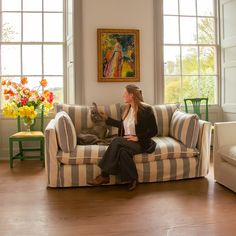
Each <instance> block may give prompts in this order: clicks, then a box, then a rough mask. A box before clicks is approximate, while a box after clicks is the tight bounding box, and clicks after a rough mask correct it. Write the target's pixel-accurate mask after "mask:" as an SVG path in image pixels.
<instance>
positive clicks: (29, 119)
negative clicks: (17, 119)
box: [23, 117, 34, 132]
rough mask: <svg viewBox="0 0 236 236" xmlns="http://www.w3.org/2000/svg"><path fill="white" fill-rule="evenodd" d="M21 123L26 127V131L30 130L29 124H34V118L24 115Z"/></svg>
mask: <svg viewBox="0 0 236 236" xmlns="http://www.w3.org/2000/svg"><path fill="white" fill-rule="evenodd" d="M23 123H24V125H25V127H26V131H27V132H30V126H31V125H33V124H34V119H31V118H30V117H24V118H23Z"/></svg>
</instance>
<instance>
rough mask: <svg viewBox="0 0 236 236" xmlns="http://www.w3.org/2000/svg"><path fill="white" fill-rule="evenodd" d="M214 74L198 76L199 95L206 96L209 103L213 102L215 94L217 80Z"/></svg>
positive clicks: (214, 101)
mask: <svg viewBox="0 0 236 236" xmlns="http://www.w3.org/2000/svg"><path fill="white" fill-rule="evenodd" d="M216 81H217V80H216V77H215V76H201V77H200V88H201V90H200V93H201V97H208V99H209V100H208V103H209V104H215V103H216V102H217V101H216V94H217V87H216V85H217V82H216Z"/></svg>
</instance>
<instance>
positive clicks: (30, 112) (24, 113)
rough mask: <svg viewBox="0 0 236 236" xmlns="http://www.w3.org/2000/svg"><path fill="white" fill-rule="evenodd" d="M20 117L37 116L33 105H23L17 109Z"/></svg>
mask: <svg viewBox="0 0 236 236" xmlns="http://www.w3.org/2000/svg"><path fill="white" fill-rule="evenodd" d="M18 111H19V115H20V117H29V118H30V119H34V118H35V117H36V116H37V114H38V113H37V111H35V109H34V106H30V107H28V106H23V107H19V109H18Z"/></svg>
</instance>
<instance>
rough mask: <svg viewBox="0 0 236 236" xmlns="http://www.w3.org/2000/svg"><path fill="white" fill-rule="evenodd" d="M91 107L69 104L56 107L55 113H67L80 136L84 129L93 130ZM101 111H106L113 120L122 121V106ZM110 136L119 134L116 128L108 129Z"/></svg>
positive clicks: (117, 105) (100, 107)
mask: <svg viewBox="0 0 236 236" xmlns="http://www.w3.org/2000/svg"><path fill="white" fill-rule="evenodd" d="M90 108H91V106H81V105H68V104H57V105H56V106H55V111H56V112H59V111H65V112H66V113H68V115H69V116H70V118H71V120H72V122H73V124H74V126H75V130H76V134H77V135H78V134H79V133H80V131H81V130H82V129H87V128H91V127H92V126H93V123H92V120H91V114H90ZM98 110H99V111H105V112H106V113H107V114H108V116H110V117H111V118H113V119H116V120H120V119H121V115H120V104H119V103H117V104H112V105H104V106H99V105H98ZM108 129H109V136H112V135H115V134H117V133H118V129H117V128H115V127H108Z"/></svg>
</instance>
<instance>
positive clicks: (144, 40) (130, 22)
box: [81, 0, 154, 105]
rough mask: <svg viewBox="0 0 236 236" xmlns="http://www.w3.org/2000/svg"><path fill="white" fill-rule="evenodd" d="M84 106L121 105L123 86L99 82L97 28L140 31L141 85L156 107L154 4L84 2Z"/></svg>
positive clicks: (123, 0)
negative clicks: (92, 104)
mask: <svg viewBox="0 0 236 236" xmlns="http://www.w3.org/2000/svg"><path fill="white" fill-rule="evenodd" d="M82 27H83V59H82V60H81V62H82V63H83V78H84V103H85V104H87V105H89V104H91V103H92V102H93V101H96V102H97V103H98V104H110V103H117V102H122V93H123V88H124V86H125V85H126V84H127V83H124V82H97V34H96V32H97V28H118V29H139V30H140V82H137V83H136V84H137V85H138V86H140V87H141V88H142V89H143V93H144V98H145V101H146V102H148V103H151V104H153V103H154V50H153V48H154V34H153V0H118V1H117V0H99V1H98V0H83V2H82Z"/></svg>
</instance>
